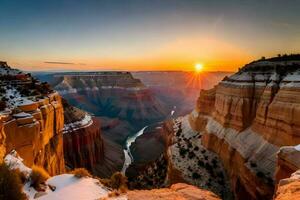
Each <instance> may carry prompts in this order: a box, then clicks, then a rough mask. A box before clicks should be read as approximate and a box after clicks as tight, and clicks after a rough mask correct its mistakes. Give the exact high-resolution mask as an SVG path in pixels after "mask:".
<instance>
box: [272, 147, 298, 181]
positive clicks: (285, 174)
mask: <svg viewBox="0 0 300 200" xmlns="http://www.w3.org/2000/svg"><path fill="white" fill-rule="evenodd" d="M298 169H300V145H297V146H284V147H281V148H280V150H279V152H278V153H277V166H276V173H275V180H276V183H278V182H279V181H280V180H281V179H285V178H289V177H290V175H291V174H292V173H294V172H295V171H297V170H298Z"/></svg>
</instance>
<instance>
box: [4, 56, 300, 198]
mask: <svg viewBox="0 0 300 200" xmlns="http://www.w3.org/2000/svg"><path fill="white" fill-rule="evenodd" d="M0 64H1V66H0V69H1V71H0V72H1V76H0V79H1V87H0V95H1V101H0V116H1V123H0V125H1V127H0V128H1V132H0V133H1V134H0V135H1V137H0V155H1V156H0V159H1V162H3V159H4V157H5V156H6V155H14V156H15V154H14V152H18V156H20V158H22V160H23V161H22V162H24V165H26V166H28V167H31V166H33V165H38V166H42V167H43V168H45V170H46V171H47V172H48V173H49V174H50V175H52V176H53V178H51V179H49V181H50V182H49V184H50V183H51V182H54V183H55V185H59V183H58V182H57V181H54V180H64V179H65V180H66V181H67V180H68V181H69V180H70V181H71V179H72V177H71V176H69V175H65V174H63V173H65V172H67V171H70V170H72V169H74V168H80V167H84V168H86V169H88V170H89V171H90V172H91V173H92V174H93V175H95V176H97V177H101V178H108V177H110V176H111V175H112V174H113V173H114V172H116V171H123V173H125V174H126V175H127V176H128V180H129V184H128V185H129V189H130V190H129V191H128V192H127V193H126V195H123V196H121V197H120V199H140V198H147V199H158V198H160V197H163V198H167V197H169V198H170V199H176V198H179V199H180V198H182V199H199V198H200V197H201V198H203V199H219V198H222V199H249V200H258V199H266V200H267V199H273V198H274V199H290V198H292V197H297V195H299V194H298V193H297V191H298V188H299V172H296V171H297V170H298V169H299V168H300V159H299V158H300V146H299V144H300V139H299V138H300V137H299V134H298V132H299V125H300V124H299V123H300V122H299V120H298V116H299V113H298V112H299V108H300V107H299V105H300V100H299V94H300V93H299V91H300V90H299V87H300V85H299V82H300V81H299V80H300V62H299V61H297V60H285V61H282V60H280V59H279V60H277V59H275V60H274V59H269V60H259V61H254V62H252V63H250V64H247V65H246V66H244V67H243V68H241V69H240V70H239V71H238V72H237V73H235V74H233V75H230V74H227V75H229V76H225V78H223V80H221V81H220V82H219V84H217V85H216V86H214V87H212V88H211V87H209V86H207V88H211V89H208V90H204V89H202V90H201V91H200V96H199V97H198V99H197V100H196V107H195V108H194V110H192V112H189V111H188V110H189V109H188V107H187V108H184V109H182V110H181V108H180V107H179V104H174V103H175V102H176V101H177V103H178V102H184V101H190V98H188V99H189V100H179V98H178V97H176V98H174V99H176V101H175V100H174V101H172V103H171V104H172V105H171V106H169V107H167V108H165V107H164V104H165V102H167V101H168V100H163V99H164V97H163V96H162V95H161V96H159V95H157V94H156V95H155V89H154V88H156V89H157V88H159V87H160V91H169V89H168V88H169V87H171V86H162V85H164V84H166V82H164V83H161V85H160V86H154V85H155V84H156V82H157V80H155V79H154V81H153V82H151V81H150V80H151V78H149V77H148V78H149V80H148V82H147V77H146V78H145V77H141V76H144V74H143V73H145V74H149V72H135V73H133V74H131V73H127V72H84V73H78V74H77V73H64V74H63V75H61V74H59V75H54V76H53V75H52V76H51V79H49V80H50V82H51V81H52V83H51V85H53V84H54V83H53V82H56V83H55V84H54V85H55V87H54V88H55V90H58V92H56V91H54V90H52V89H51V87H50V85H48V84H47V83H46V82H40V81H39V80H37V79H36V78H34V77H32V76H31V74H29V73H28V74H25V73H23V72H21V71H19V70H16V69H12V68H10V67H9V66H8V65H7V64H6V63H5V62H0ZM139 73H140V74H139ZM173 73H175V72H173ZM153 74H154V75H155V73H153ZM153 74H151V75H150V77H151V76H153ZM223 75H225V74H223ZM134 76H140V78H141V79H143V78H144V81H145V82H146V84H144V82H142V81H141V80H140V79H137V78H134ZM155 76H157V75H155ZM160 77H164V76H160ZM175 77H176V76H175ZM218 78H219V77H218ZM151 85H152V86H151ZM209 85H210V86H211V84H209ZM97 88H98V89H97ZM61 95H62V96H63V97H64V98H62V97H61ZM102 95H103V96H102ZM164 95H166V94H164ZM197 95H199V94H197ZM175 96H176V95H175ZM193 98H194V97H193ZM191 99H192V98H191ZM75 105H76V106H75ZM99 106H100V107H99ZM96 107H97V108H96ZM176 109H177V110H176ZM176 112H177V113H176ZM174 113H176V114H175V115H174ZM184 113H188V114H184ZM148 114H149V116H148ZM181 114H184V115H182V116H178V115H181ZM148 117H149V118H148ZM124 144H126V145H124ZM145 149H147V151H146V150H145ZM12 153H13V154H12ZM18 156H17V158H18V159H19V160H21V159H20V158H19V157H18ZM124 161H125V162H124ZM18 162H19V161H18ZM294 172H296V173H294ZM58 174H62V175H59V176H56V175H58ZM68 181H67V182H68ZM86 181H87V182H88V184H92V183H93V184H96V185H98V186H97V187H96V188H95V189H96V190H98V189H99V187H100V190H103V191H104V193H103V195H104V196H107V195H108V191H107V190H106V189H105V188H104V186H101V184H100V186H99V183H98V182H97V180H96V179H86ZM71 182H72V183H73V182H74V180H72V181H71ZM96 182H97V183H96ZM74 184H75V185H76V184H79V185H80V183H79V182H74ZM79 185H78V186H74V187H81V186H79ZM191 185H194V186H191ZM195 186H197V187H199V188H201V189H199V188H197V187H195ZM82 187H85V185H83V186H82ZM161 187H164V188H163V189H161ZM97 188H98V189H97ZM145 189H150V190H145ZM209 191H211V192H209ZM52 192H53V191H52ZM52 192H51V191H47V193H48V194H49V198H50V197H51V195H55V194H52ZM54 193H55V192H54ZM193 194H195V195H193ZM99 195H100V194H99ZM101 195H102V194H101ZM101 195H100V196H101ZM46 199H47V198H46ZM50 199H51V198H50Z"/></svg>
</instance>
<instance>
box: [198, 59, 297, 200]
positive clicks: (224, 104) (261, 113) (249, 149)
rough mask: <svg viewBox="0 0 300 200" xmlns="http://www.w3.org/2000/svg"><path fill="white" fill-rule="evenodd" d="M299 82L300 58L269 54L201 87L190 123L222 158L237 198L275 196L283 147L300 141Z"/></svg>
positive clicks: (207, 144)
mask: <svg viewBox="0 0 300 200" xmlns="http://www.w3.org/2000/svg"><path fill="white" fill-rule="evenodd" d="M299 83H300V63H299V61H284V62H282V61H277V60H276V61H272V60H268V61H257V62H253V63H250V64H248V65H246V66H245V67H244V68H242V69H241V70H240V71H239V72H237V73H236V74H234V75H232V76H230V77H226V78H224V80H223V81H221V82H220V83H219V84H218V85H217V86H216V88H215V89H212V90H210V91H201V93H200V97H199V100H198V104H197V108H196V111H195V113H196V114H195V115H192V116H193V117H192V118H193V120H192V121H193V125H192V127H193V128H195V129H196V130H197V131H199V132H203V137H202V144H203V145H204V146H205V147H206V148H207V149H209V150H211V151H214V152H216V153H217V154H218V155H219V157H220V158H221V160H222V162H223V165H224V167H225V169H226V171H227V174H228V175H229V177H230V180H231V187H232V189H233V192H234V194H235V197H236V199H241V198H243V199H271V198H272V195H273V192H274V181H275V170H276V164H277V156H276V155H277V152H278V150H279V148H280V147H281V146H288V145H297V144H299V143H300V135H299V127H300V121H299V117H297V116H299V114H300V92H299V91H300V85H299ZM288 173H290V172H288Z"/></svg>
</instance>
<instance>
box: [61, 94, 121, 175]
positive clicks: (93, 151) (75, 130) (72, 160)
mask: <svg viewBox="0 0 300 200" xmlns="http://www.w3.org/2000/svg"><path fill="white" fill-rule="evenodd" d="M63 105H64V110H65V112H64V116H65V126H64V132H63V133H64V134H63V138H64V155H65V162H66V166H67V168H68V169H74V168H80V167H84V168H86V169H88V170H89V171H90V172H92V173H93V174H94V175H97V176H100V177H105V178H106V177H110V176H111V175H112V174H113V173H114V172H116V171H119V170H120V168H121V166H122V163H123V160H124V158H123V156H124V155H123V151H122V148H121V147H119V146H118V145H116V144H115V143H113V142H112V141H109V140H107V139H106V138H105V137H104V136H103V135H102V130H101V125H100V124H101V120H99V119H97V118H95V117H91V116H90V115H89V114H88V113H86V112H84V111H82V110H80V109H78V108H76V107H73V106H71V105H69V104H68V103H67V102H66V101H65V100H64V104H63Z"/></svg>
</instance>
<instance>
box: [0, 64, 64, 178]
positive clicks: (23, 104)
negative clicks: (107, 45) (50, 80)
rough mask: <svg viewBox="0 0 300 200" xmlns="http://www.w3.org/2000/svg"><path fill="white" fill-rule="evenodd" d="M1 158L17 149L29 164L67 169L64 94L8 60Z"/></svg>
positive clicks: (3, 69) (57, 170) (2, 76)
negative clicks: (25, 72)
mask: <svg viewBox="0 0 300 200" xmlns="http://www.w3.org/2000/svg"><path fill="white" fill-rule="evenodd" d="M0 72H1V74H0V80H1V92H0V93H1V102H0V104H1V112H0V120H1V122H0V124H1V125H0V128H1V148H0V149H1V150H0V151H1V158H3V155H4V153H3V152H4V149H6V152H7V153H8V152H10V151H11V150H17V151H18V152H19V154H20V156H21V157H23V158H24V162H25V164H26V165H28V166H32V165H33V164H35V165H40V166H43V167H44V168H45V169H46V170H47V171H48V172H49V173H50V174H52V175H54V174H58V173H62V172H64V169H65V166H64V156H63V138H62V129H63V126H64V115H63V106H62V103H61V97H60V95H58V93H56V92H53V91H52V90H51V89H50V88H49V86H48V85H47V84H46V83H41V82H39V81H37V80H36V79H34V78H32V77H31V76H30V74H24V73H22V72H21V71H19V70H16V69H11V68H10V67H9V66H7V64H6V63H2V64H1V66H0Z"/></svg>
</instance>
